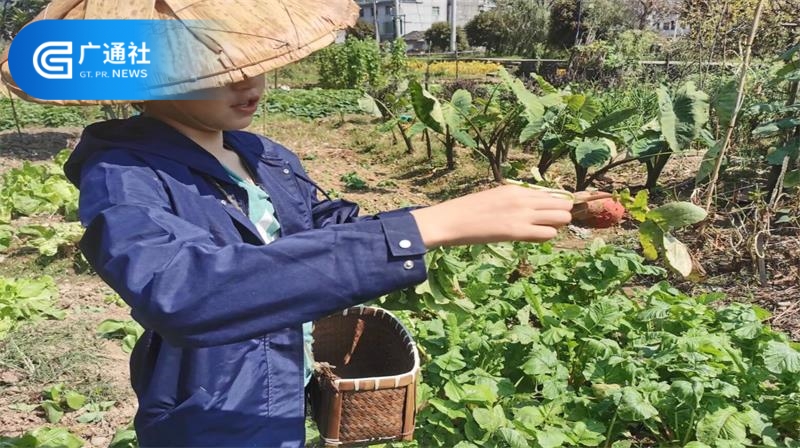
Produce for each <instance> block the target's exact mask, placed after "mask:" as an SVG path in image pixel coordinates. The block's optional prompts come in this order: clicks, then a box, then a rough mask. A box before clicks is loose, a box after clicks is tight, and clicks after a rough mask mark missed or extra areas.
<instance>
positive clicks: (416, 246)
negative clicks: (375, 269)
mask: <svg viewBox="0 0 800 448" xmlns="http://www.w3.org/2000/svg"><path fill="white" fill-rule="evenodd" d="M377 218H378V219H379V220H380V222H381V227H382V228H383V232H384V234H385V235H386V243H387V244H388V245H389V253H391V254H392V256H393V257H403V258H406V257H422V256H423V255H425V253H426V252H427V251H428V249H427V248H426V247H425V244H424V243H423V242H422V235H420V233H419V227H417V221H416V220H415V219H414V216H413V215H412V214H411V213H409V212H408V211H400V210H395V211H392V212H388V213H381V214H378V215H377Z"/></svg>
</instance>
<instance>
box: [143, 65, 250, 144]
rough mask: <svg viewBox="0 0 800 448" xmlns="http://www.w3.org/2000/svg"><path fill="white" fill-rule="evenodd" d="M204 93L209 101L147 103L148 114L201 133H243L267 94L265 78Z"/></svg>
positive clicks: (247, 80) (248, 80)
mask: <svg viewBox="0 0 800 448" xmlns="http://www.w3.org/2000/svg"><path fill="white" fill-rule="evenodd" d="M205 92H207V93H208V94H209V96H208V99H202V100H184V101H147V102H146V103H145V114H147V115H150V116H153V117H156V118H166V119H168V120H174V121H177V122H179V123H181V124H183V125H186V126H189V127H192V128H194V129H197V130H202V131H228V130H234V129H244V128H246V127H247V126H249V125H250V122H251V121H252V120H253V114H254V113H255V111H256V108H257V107H258V102H259V100H260V99H261V95H262V94H263V93H264V75H263V74H262V75H259V76H257V77H254V78H248V79H245V80H244V81H240V82H237V83H235V84H230V85H227V86H225V87H218V88H215V89H209V90H207V91H205ZM205 92H204V93H205Z"/></svg>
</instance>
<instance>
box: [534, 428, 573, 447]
mask: <svg viewBox="0 0 800 448" xmlns="http://www.w3.org/2000/svg"><path fill="white" fill-rule="evenodd" d="M567 440H568V439H567V435H566V434H564V431H562V430H561V429H558V428H553V427H552V426H549V427H547V428H545V429H543V430H541V431H538V432H537V433H536V442H537V443H538V444H539V446H540V447H542V448H556V447H559V446H563V445H564V443H566V442H567Z"/></svg>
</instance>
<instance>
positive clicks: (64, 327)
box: [0, 117, 800, 446]
mask: <svg viewBox="0 0 800 448" xmlns="http://www.w3.org/2000/svg"><path fill="white" fill-rule="evenodd" d="M374 127H375V126H373V125H371V123H369V122H368V121H367V120H366V119H363V118H359V117H355V118H348V119H347V120H346V121H344V122H342V121H340V120H339V119H324V120H318V121H315V122H308V121H302V120H268V121H267V122H265V123H260V124H259V125H258V126H255V127H254V128H253V129H252V130H253V131H256V132H261V133H264V134H266V135H271V136H272V137H273V138H274V139H275V140H277V141H278V142H281V143H283V144H284V145H285V146H287V147H289V148H292V149H293V150H295V152H296V153H297V154H298V156H299V157H300V158H301V159H302V161H303V164H304V166H305V167H306V169H307V171H308V172H309V174H310V176H311V178H313V179H315V181H317V182H318V183H319V184H320V185H321V186H322V188H323V189H324V190H325V191H328V192H330V193H331V194H332V195H333V196H342V197H344V198H346V199H348V200H351V201H354V202H357V203H358V204H360V205H361V207H362V211H363V212H364V213H375V212H378V211H381V210H387V209H393V208H397V207H401V206H405V205H411V204H414V205H428V204H432V203H435V202H438V201H441V200H444V199H447V198H450V197H453V196H457V195H460V194H464V193H469V192H472V191H477V190H480V189H484V188H488V187H490V186H492V185H493V184H492V182H490V181H488V180H486V179H487V176H486V171H485V168H484V167H483V166H482V165H481V164H479V163H473V160H474V159H473V157H472V156H471V154H470V153H467V152H463V153H459V154H458V155H457V158H458V160H459V163H460V166H459V168H458V169H457V170H456V171H452V172H449V171H446V170H444V169H442V168H441V165H443V164H442V163H438V162H437V163H431V162H429V161H428V159H427V157H426V156H425V155H424V154H422V152H423V145H422V144H421V143H419V144H418V149H417V154H414V155H405V154H403V153H402V152H403V149H402V148H401V146H402V145H397V146H394V147H392V148H394V149H392V150H391V151H386V150H385V148H387V147H391V141H390V140H391V134H379V133H377V132H376V131H373V130H372V129H374ZM80 132H81V129H80V128H62V129H25V130H24V132H23V133H22V135H18V134H17V133H16V132H15V131H6V132H2V133H0V148H2V150H0V174H2V172H5V171H7V170H9V169H11V168H13V167H18V166H20V165H21V164H22V163H23V162H25V161H31V162H35V161H40V160H45V159H49V158H50V157H52V156H53V155H54V154H55V153H56V152H58V151H59V150H60V149H62V148H64V147H68V146H73V145H74V143H75V141H76V138H77V137H78V136H79V135H80ZM523 157H525V156H524V155H523ZM698 162H699V159H698V158H697V157H694V158H692V157H684V158H680V159H675V160H673V162H671V163H670V164H668V166H667V169H666V172H665V175H664V177H663V180H662V184H663V188H662V190H661V191H662V194H661V196H663V197H661V198H659V197H657V198H656V200H663V198H664V197H671V196H673V195H674V196H676V197H680V198H682V199H684V200H687V199H691V196H692V192H691V182H690V181H689V180H690V176H691V175H692V174H691V173H693V172H694V170H695V169H696V165H697V163H698ZM569 171H570V169H569V167H567V166H556V167H554V168H553V170H552V176H553V177H554V178H556V177H561V178H562V179H563V180H564V182H563V183H564V184H565V185H569V184H570V181H569V176H570V172H569ZM352 172H355V173H356V175H357V176H358V177H360V178H361V179H363V180H364V181H365V182H366V184H367V188H365V189H363V190H351V189H348V188H346V186H345V184H344V182H343V180H342V176H343V175H345V174H347V173H352ZM611 176H613V180H612V179H611V178H610V177H609V178H604V179H600V182H599V184H600V185H601V187H603V188H618V187H620V186H622V184H627V185H640V184H641V183H643V180H644V170H643V169H642V167H641V166H639V165H631V166H628V167H626V168H625V169H621V170H618V171H614V172H612V173H611ZM726 182H728V183H725V184H723V188H722V189H723V190H724V188H729V187H731V185H732V184H731V183H730V179H728V180H727V181H726ZM798 214H800V213H798ZM725 219H726V218H725V217H724V216H720V217H719V218H718V219H716V220H715V224H717V225H715V226H713V227H712V226H706V227H705V228H696V229H691V230H689V231H683V232H679V233H678V235H677V236H678V237H679V238H680V239H682V240H683V241H684V242H686V243H687V244H688V245H689V247H690V249H691V251H692V254H693V256H694V257H695V258H696V259H697V260H698V262H699V264H700V265H701V266H702V268H703V270H704V272H705V276H704V279H703V281H702V282H701V283H689V282H681V281H680V279H678V278H674V279H673V280H674V281H675V282H676V283H677V284H678V285H679V286H680V287H681V288H683V289H685V290H689V291H692V292H696V293H699V292H706V291H721V292H726V293H727V294H728V296H729V298H730V300H741V301H748V302H754V303H757V304H759V305H761V306H762V307H764V308H766V309H768V310H770V311H771V312H772V313H773V317H772V320H771V323H772V324H773V325H774V326H776V327H777V328H779V329H782V330H785V331H787V332H788V333H789V334H790V335H791V337H792V338H793V339H794V340H800V301H798V297H800V263H798V262H797V260H800V232H798V231H797V229H794V230H790V229H782V228H778V229H777V230H778V231H776V232H773V236H772V237H771V238H770V239H769V241H768V243H767V250H766V258H765V267H766V283H765V284H763V285H762V284H760V283H759V281H758V280H757V278H756V277H755V276H754V274H753V272H754V269H753V262H752V260H753V254H752V251H751V250H750V249H748V241H739V240H737V238H738V237H737V232H738V230H737V228H736V227H735V226H733V225H731V224H730V223H729V222H728V223H726V222H725ZM598 237H599V238H604V239H606V240H607V241H611V242H614V243H617V244H621V245H624V246H627V247H630V248H632V249H638V247H637V242H636V241H637V239H636V238H637V237H636V233H635V226H633V225H631V224H630V222H628V223H625V224H623V225H622V226H620V227H615V228H611V229H602V230H590V229H583V228H580V227H574V226H570V227H569V228H568V229H566V230H564V231H563V232H562V234H561V236H560V237H559V238H558V240H557V241H556V245H557V247H559V248H561V249H580V248H582V247H584V246H586V245H587V244H588V243H589V242H591V241H592V239H594V238H598ZM37 270H38V271H40V272H35V271H37ZM31 271H34V272H31ZM43 272H46V273H48V274H50V275H53V276H54V277H55V279H56V284H57V285H58V290H59V293H60V297H59V302H58V303H59V306H60V307H62V308H63V309H65V310H67V318H66V319H65V320H63V321H43V322H39V323H37V324H31V326H29V327H27V329H26V330H25V331H24V332H17V333H15V334H12V335H10V336H9V338H8V339H6V340H5V341H0V436H19V435H21V434H22V433H24V432H25V431H28V430H31V429H33V428H36V427H39V426H42V425H45V424H47V422H46V420H45V419H44V416H43V414H42V412H41V411H40V410H39V409H34V410H33V411H27V412H26V411H21V410H14V409H12V408H17V409H19V408H18V405H20V404H28V405H36V404H38V403H39V402H40V396H41V392H42V389H44V388H45V387H47V386H48V385H50V384H53V383H55V382H64V383H65V384H66V385H68V386H69V387H72V388H76V389H78V390H81V391H89V392H91V390H90V389H91V387H96V386H98V385H99V386H100V389H101V390H99V391H95V393H96V394H97V395H98V396H101V397H102V399H104V400H107V399H111V400H114V401H116V404H115V405H114V407H113V408H112V409H111V410H110V411H108V413H107V414H106V415H105V418H104V420H103V421H102V422H100V423H95V424H90V425H89V424H80V423H77V422H76V421H75V418H76V417H77V416H78V415H76V413H68V414H66V415H65V417H64V418H63V419H62V421H61V422H60V423H59V426H65V427H67V428H68V429H69V430H70V431H72V432H73V433H75V434H77V435H79V436H81V437H83V438H84V440H87V441H88V442H89V444H90V446H107V445H108V443H109V441H110V440H111V438H112V437H113V435H114V432H115V431H116V430H117V429H120V428H123V427H125V426H127V425H128V424H129V423H130V422H131V421H132V418H133V415H134V413H135V409H136V402H135V397H134V396H133V394H132V392H131V390H130V386H129V383H128V362H127V359H128V355H127V354H126V353H124V352H123V351H122V349H121V345H120V343H119V341H118V340H104V339H100V338H99V337H97V336H96V334H95V329H96V328H97V326H98V325H99V323H100V322H102V321H103V320H105V319H127V318H129V313H128V310H127V308H125V307H123V306H118V305H115V304H109V303H108V302H107V301H106V297H107V296H109V295H111V293H112V291H111V290H110V289H109V288H108V287H107V286H106V285H105V284H104V283H103V282H102V281H101V280H100V279H99V278H97V277H96V276H93V275H87V274H76V273H75V272H74V270H73V269H72V263H71V262H70V261H69V260H68V261H66V262H62V263H61V264H60V265H57V266H55V267H52V266H47V267H44V266H40V265H38V264H37V262H36V261H35V259H34V256H33V255H30V254H22V255H15V254H11V255H6V256H5V257H2V255H0V275H4V276H14V275H27V274H37V275H40V274H41V273H43ZM26 335H27V336H35V337H36V340H39V339H41V340H42V341H43V342H42V343H40V344H38V345H39V346H40V347H39V348H40V349H41V350H40V351H41V353H39V354H38V355H37V356H39V358H41V359H44V360H48V359H49V360H53V361H52V362H51V361H47V362H45V363H44V364H48V363H52V364H54V365H61V364H59V362H57V361H56V360H61V359H67V358H69V357H70V356H76V357H78V358H79V359H83V360H84V361H85V362H83V363H82V364H81V365H80V366H77V367H76V366H71V367H70V366H66V365H64V366H62V367H64V368H63V369H60V370H58V369H55V371H54V372H53V373H52V374H51V375H50V377H49V378H43V375H41V374H40V373H37V370H36V369H37V367H36V366H33V367H31V366H30V365H28V366H27V367H26V363H25V362H24V361H19V362H17V356H16V355H14V354H13V352H14V350H13V347H11V345H13V344H12V342H13V343H14V344H22V343H26V339H25V336H26ZM59 337H62V338H61V339H59ZM29 339H30V338H29ZM27 343H28V344H31V341H30V340H27ZM50 344H51V345H50ZM42 345H45V346H43V347H42ZM32 346H33V347H36V345H35V344H34V345H32ZM76 353H77V354H76ZM32 356H33V355H31V357H32ZM31 362H32V361H31V360H29V361H28V363H29V364H30V363H31ZM67 367H69V368H67ZM39 370H41V369H39ZM32 372H33V373H32ZM45 380H48V381H46V382H45ZM9 406H12V408H10V407H9Z"/></svg>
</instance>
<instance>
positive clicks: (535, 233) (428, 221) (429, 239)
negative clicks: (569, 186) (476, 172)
mask: <svg viewBox="0 0 800 448" xmlns="http://www.w3.org/2000/svg"><path fill="white" fill-rule="evenodd" d="M571 209H572V201H570V200H567V199H564V198H559V197H554V196H553V195H551V194H550V193H547V192H544V191H540V190H535V189H530V188H524V187H520V186H517V185H504V186H502V187H497V188H493V189H491V190H486V191H482V192H480V193H474V194H470V195H467V196H462V197H460V198H457V199H453V200H450V201H446V202H442V203H441V204H437V205H434V206H431V207H427V208H422V209H417V210H414V211H412V212H411V214H412V215H413V216H414V219H416V221H417V226H418V227H419V231H420V234H421V235H422V241H423V242H424V243H425V245H426V246H427V247H428V248H433V247H438V246H456V245H461V244H482V243H496V242H500V241H536V242H539V241H546V240H549V239H550V238H553V237H555V236H556V234H557V228H558V227H561V226H564V225H566V224H569V222H570V220H571V219H572V215H571V214H570V210H571Z"/></svg>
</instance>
